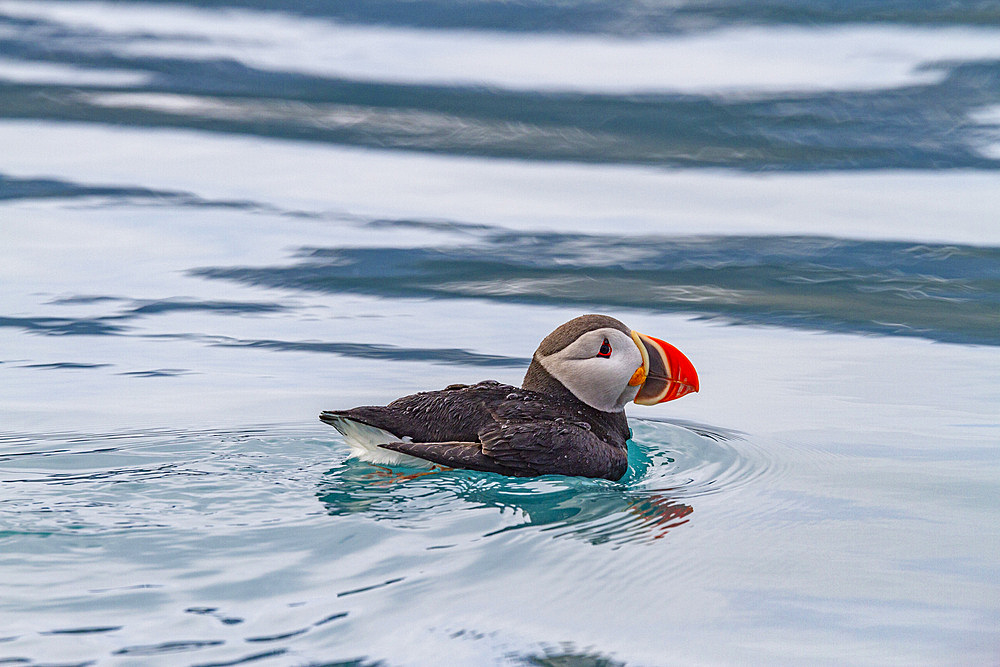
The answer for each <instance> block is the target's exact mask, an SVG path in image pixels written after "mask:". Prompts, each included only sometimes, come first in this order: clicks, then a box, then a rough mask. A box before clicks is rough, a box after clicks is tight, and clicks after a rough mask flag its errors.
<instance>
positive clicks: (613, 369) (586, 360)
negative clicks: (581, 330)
mask: <svg viewBox="0 0 1000 667" xmlns="http://www.w3.org/2000/svg"><path fill="white" fill-rule="evenodd" d="M605 341H607V345H605ZM538 361H539V362H540V363H541V364H542V367H543V368H544V369H545V370H547V371H548V372H549V374H550V375H552V377H554V378H556V379H557V380H559V381H560V382H562V383H563V386H564V387H566V388H567V389H569V390H570V391H571V392H573V395H574V396H576V397H577V398H579V399H580V400H581V401H583V402H584V403H586V404H587V405H589V406H590V407H592V408H597V409H598V410H603V411H605V412H620V411H622V410H624V409H625V405H626V404H627V403H628V402H630V401H631V400H632V399H634V398H635V395H636V394H637V393H639V387H630V386H629V384H628V382H629V380H630V379H632V375H633V374H634V373H635V370H636V369H637V368H639V367H640V366H642V354H640V353H639V348H638V347H636V345H635V342H634V341H633V340H632V338H631V337H630V336H629V335H628V334H626V333H624V332H621V331H619V330H618V329H596V330H594V331H588V332H587V333H585V334H583V335H582V336H580V337H579V338H577V339H576V340H575V341H573V342H572V343H570V344H569V345H567V346H566V347H564V348H563V349H561V350H559V351H558V352H556V353H554V354H550V355H549V356H547V357H540V358H539V359H538Z"/></svg>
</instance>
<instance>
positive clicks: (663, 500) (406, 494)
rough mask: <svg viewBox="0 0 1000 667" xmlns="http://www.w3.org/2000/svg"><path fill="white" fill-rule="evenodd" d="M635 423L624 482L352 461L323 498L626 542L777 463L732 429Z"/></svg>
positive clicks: (343, 508) (412, 517)
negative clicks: (481, 512) (494, 515)
mask: <svg viewBox="0 0 1000 667" xmlns="http://www.w3.org/2000/svg"><path fill="white" fill-rule="evenodd" d="M633 428H634V431H635V434H636V435H635V438H636V439H635V440H633V441H632V442H631V443H630V445H629V472H628V473H627V474H626V476H625V477H624V478H623V479H622V480H621V481H620V482H609V481H607V480H593V479H584V478H576V477H561V476H553V475H548V476H544V477H539V478H532V479H519V478H508V477H503V476H502V475H494V474H490V473H478V472H473V471H466V470H450V469H449V470H442V469H438V470H434V471H430V472H427V471H416V470H409V469H405V468H388V467H385V466H376V465H372V464H370V463H367V462H363V461H358V460H356V459H349V460H346V461H344V462H343V463H342V464H341V465H339V466H337V467H336V468H333V469H332V470H330V471H328V472H327V474H326V476H325V478H324V481H323V483H322V484H321V485H320V489H319V491H318V492H317V496H318V497H319V500H320V502H322V503H323V505H324V506H325V507H326V509H327V511H328V512H329V513H330V514H334V515H347V514H357V515H362V516H365V517H368V518H370V519H372V520H374V521H393V522H399V523H402V524H405V525H407V526H411V527H415V526H418V525H420V524H421V523H422V522H432V521H434V520H435V517H437V516H438V514H439V513H440V512H462V511H468V510H470V509H475V508H492V509H495V510H498V511H499V513H500V515H502V516H503V517H505V518H506V519H507V520H508V521H507V523H506V524H505V525H504V526H503V527H501V528H498V529H494V530H491V531H490V532H488V533H486V536H489V535H496V534H499V533H504V532H509V531H516V530H525V529H529V530H537V531H538V532H540V533H543V534H547V535H549V536H551V537H554V538H564V537H569V538H574V539H581V540H584V541H587V542H590V543H591V544H606V543H607V544H612V545H622V544H625V543H641V542H650V541H653V540H658V539H660V538H662V537H664V536H666V535H667V534H668V533H669V532H670V531H671V530H674V529H676V528H678V527H680V526H682V525H684V524H686V523H688V522H689V521H691V519H692V517H691V515H692V513H693V512H694V504H696V502H697V498H698V496H700V495H703V494H708V493H716V492H720V491H726V490H728V489H729V488H730V486H734V487H735V486H739V485H741V484H743V483H745V482H746V481H748V480H749V479H753V478H756V477H758V476H759V475H761V474H763V473H765V472H766V471H767V469H768V465H767V462H766V459H764V458H762V457H760V455H759V454H758V453H757V451H756V450H755V449H753V448H749V447H748V448H744V449H741V448H739V447H736V446H733V445H732V444H731V440H732V438H733V437H734V436H733V434H731V433H726V432H724V431H720V430H715V429H712V428H710V427H705V426H695V427H692V428H686V427H683V426H680V425H676V424H670V423H666V422H638V421H633ZM695 429H697V430H695Z"/></svg>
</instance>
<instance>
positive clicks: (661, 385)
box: [629, 331, 698, 405]
mask: <svg viewBox="0 0 1000 667" xmlns="http://www.w3.org/2000/svg"><path fill="white" fill-rule="evenodd" d="M632 340H634V341H635V344H636V346H638V348H639V352H640V353H642V366H640V367H639V368H637V369H636V371H635V375H633V376H632V380H631V381H630V382H629V384H630V385H632V386H633V387H634V386H636V385H641V386H640V387H639V393H638V394H636V397H635V402H636V403H638V404H639V405H656V404H657V403H665V402H666V401H672V400H674V399H675V398H680V397H681V396H684V395H685V394H690V393H692V392H696V391H698V372H697V371H695V369H694V364H692V363H691V360H690V359H688V358H687V357H685V356H684V354H683V353H681V351H680V350H678V349H677V348H676V347H674V346H673V345H671V344H670V343H668V342H666V341H662V340H660V339H659V338H653V337H652V336H647V335H646V334H641V333H639V332H638V331H633V332H632Z"/></svg>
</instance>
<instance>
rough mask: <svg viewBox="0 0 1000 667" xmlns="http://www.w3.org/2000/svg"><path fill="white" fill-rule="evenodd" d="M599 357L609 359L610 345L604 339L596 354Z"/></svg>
mask: <svg viewBox="0 0 1000 667" xmlns="http://www.w3.org/2000/svg"><path fill="white" fill-rule="evenodd" d="M597 356H599V357H610V356H611V343H609V342H608V339H607V338H605V339H604V342H603V343H602V344H601V351H600V352H598V353H597Z"/></svg>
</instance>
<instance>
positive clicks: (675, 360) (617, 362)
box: [523, 315, 698, 412]
mask: <svg viewBox="0 0 1000 667" xmlns="http://www.w3.org/2000/svg"><path fill="white" fill-rule="evenodd" d="M539 367H540V368H539ZM546 376H548V377H546ZM549 378H552V379H554V380H556V381H557V382H558V383H559V384H561V385H562V386H563V387H565V388H566V389H568V390H569V391H570V392H571V393H572V394H573V395H574V396H576V397H577V398H578V399H580V400H581V401H583V402H584V403H586V404H587V405H589V406H591V407H592V408H596V409H598V410H603V411H604V412H620V411H622V410H624V409H625V404H626V403H628V402H629V401H635V402H636V403H639V404H640V405H655V404H656V403H663V402H665V401H672V400H674V399H675V398H680V397H681V396H683V395H685V394H687V393H690V392H693V391H698V373H697V372H695V370H694V365H693V364H692V363H691V362H690V361H689V360H688V358H687V357H685V356H684V355H683V354H681V352H680V350H678V349H677V348H676V347H674V346H673V345H671V344H669V343H666V342H664V341H662V340H659V339H657V338H653V337H652V336H647V335H645V334H641V333H639V332H637V331H632V330H631V329H629V328H628V327H626V326H625V325H624V324H622V323H621V322H619V321H618V320H616V319H615V318H613V317H608V316H607V315H582V316H580V317H577V318H575V319H572V320H570V321H569V322H567V323H566V324H563V325H562V326H560V327H559V328H558V329H556V330H555V331H553V332H552V333H550V334H549V335H548V336H546V337H545V340H543V341H542V343H541V344H540V345H539V346H538V349H537V350H535V354H534V356H533V357H532V360H531V366H530V367H529V368H528V374H527V375H525V377H524V385H523V386H524V388H525V389H533V390H535V391H542V392H545V391H546V390H547V389H549V387H548V386H546V385H549V384H551V380H549Z"/></svg>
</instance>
